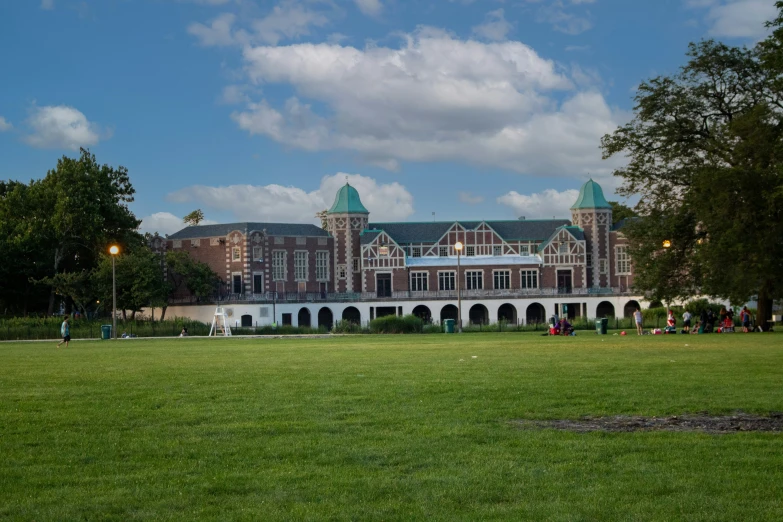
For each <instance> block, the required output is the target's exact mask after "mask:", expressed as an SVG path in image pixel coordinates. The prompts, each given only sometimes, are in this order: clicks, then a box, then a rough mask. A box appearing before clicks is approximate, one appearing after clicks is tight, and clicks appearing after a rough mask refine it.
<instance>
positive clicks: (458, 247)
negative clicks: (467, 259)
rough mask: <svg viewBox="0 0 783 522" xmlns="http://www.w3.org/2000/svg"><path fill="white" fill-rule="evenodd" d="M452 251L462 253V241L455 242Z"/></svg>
mask: <svg viewBox="0 0 783 522" xmlns="http://www.w3.org/2000/svg"><path fill="white" fill-rule="evenodd" d="M454 250H456V251H457V252H462V241H457V242H456V243H455V244H454Z"/></svg>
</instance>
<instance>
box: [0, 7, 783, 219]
mask: <svg viewBox="0 0 783 522" xmlns="http://www.w3.org/2000/svg"><path fill="white" fill-rule="evenodd" d="M773 4H774V2H773V1H772V0H769V1H766V0H655V1H652V0H637V1H628V0H518V1H513V0H506V1H500V0H472V1H471V0H438V1H430V2H426V1H417V2H413V1H405V0H282V1H280V0H278V1H260V0H259V1H253V0H100V1H99V0H85V1H77V0H43V1H41V0H8V1H6V2H3V5H2V6H0V48H2V49H3V52H2V53H0V75H1V76H0V78H2V81H1V82H0V84H1V85H2V89H0V178H2V179H19V180H25V181H26V180H29V179H32V178H40V177H42V176H44V175H45V173H46V171H47V170H48V169H50V168H53V167H54V166H55V164H56V161H57V159H58V158H59V157H61V156H62V155H70V156H74V155H76V154H77V153H78V148H79V146H84V147H88V148H89V149H90V150H91V151H92V152H93V153H95V154H96V156H97V158H98V160H99V161H100V162H102V163H109V164H112V165H123V166H125V167H127V168H128V169H129V171H130V176H131V181H132V183H133V185H134V187H135V188H136V190H137V197H136V201H135V202H134V203H133V204H132V210H133V211H134V212H135V213H136V215H137V216H138V217H140V218H143V220H144V223H143V225H142V229H143V230H148V231H156V230H157V231H160V232H161V233H170V232H173V231H176V230H178V229H179V228H181V217H182V216H183V215H184V214H186V213H188V212H189V211H191V210H193V209H195V208H201V209H203V210H204V212H205V214H206V217H207V219H208V220H209V221H213V222H225V221H244V220H251V221H288V222H314V219H313V215H314V213H315V211H317V210H319V209H322V208H326V207H328V206H330V205H331V203H332V200H333V198H334V194H335V192H336V190H337V188H338V187H339V186H340V185H341V184H343V183H345V181H346V179H348V180H349V181H350V182H351V183H352V184H353V185H355V186H357V188H358V189H359V191H360V193H361V195H362V200H363V201H364V203H365V206H367V207H368V209H369V210H370V211H371V216H370V217H371V219H372V220H373V221H382V220H383V221H412V220H420V221H429V220H432V219H433V212H434V213H435V218H436V219H438V220H452V219H515V218H516V217H517V216H520V215H525V216H526V217H528V218H535V217H552V216H557V217H567V216H568V211H567V208H568V206H570V204H571V203H572V202H573V200H574V199H575V192H574V191H575V190H577V189H578V188H579V186H580V185H581V184H582V183H583V182H584V181H585V180H587V179H588V177H590V176H592V177H593V178H594V179H596V180H598V181H599V182H600V183H601V184H602V185H603V186H604V189H605V192H606V193H607V196H608V197H610V198H611V197H612V192H613V190H614V188H615V187H616V185H617V180H616V179H615V178H613V177H612V176H611V172H612V169H613V168H615V167H617V166H618V165H619V163H617V161H613V162H606V161H602V160H601V157H600V151H599V149H598V146H599V142H600V137H601V135H603V134H605V133H607V132H611V131H612V130H613V129H614V128H616V127H617V125H619V124H622V123H623V122H625V121H627V120H628V119H629V118H630V114H631V112H630V111H631V110H632V108H633V100H632V97H633V93H634V87H635V86H636V85H638V83H639V82H640V81H642V80H643V79H647V78H650V77H652V76H654V75H657V74H669V73H672V72H674V71H675V70H676V69H677V67H679V66H680V65H681V64H682V63H683V61H684V53H685V51H686V46H687V43H688V42H689V41H694V40H698V39H700V38H710V37H711V38H718V39H722V40H725V41H727V42H729V43H733V44H752V43H753V42H754V41H756V40H758V39H759V38H762V37H763V36H764V34H765V29H764V27H763V22H764V21H765V20H767V19H770V18H772V17H773V15H774V14H775V9H774V7H773Z"/></svg>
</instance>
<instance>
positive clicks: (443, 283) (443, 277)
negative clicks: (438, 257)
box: [438, 272, 456, 290]
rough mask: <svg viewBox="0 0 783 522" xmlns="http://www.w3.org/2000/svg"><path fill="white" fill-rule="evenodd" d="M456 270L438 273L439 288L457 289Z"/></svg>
mask: <svg viewBox="0 0 783 522" xmlns="http://www.w3.org/2000/svg"><path fill="white" fill-rule="evenodd" d="M455 274H456V272H439V273H438V290H454V289H456V278H455Z"/></svg>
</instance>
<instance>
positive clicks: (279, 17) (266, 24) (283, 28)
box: [252, 1, 329, 45]
mask: <svg viewBox="0 0 783 522" xmlns="http://www.w3.org/2000/svg"><path fill="white" fill-rule="evenodd" d="M327 23H329V19H328V18H327V17H326V16H325V15H323V14H322V13H319V12H316V11H312V10H310V9H307V8H305V7H303V6H301V5H299V4H297V3H295V2H291V1H285V2H283V3H281V4H280V5H276V6H275V7H274V8H272V12H270V13H269V14H268V15H267V16H265V17H264V18H261V19H259V20H256V21H254V22H253V24H252V25H253V29H254V30H255V33H256V35H257V36H258V38H260V40H261V41H263V42H266V43H269V44H272V45H277V43H278V42H279V41H280V40H282V39H284V38H297V37H299V36H304V35H308V34H310V26H315V27H323V26H324V25H326V24H327Z"/></svg>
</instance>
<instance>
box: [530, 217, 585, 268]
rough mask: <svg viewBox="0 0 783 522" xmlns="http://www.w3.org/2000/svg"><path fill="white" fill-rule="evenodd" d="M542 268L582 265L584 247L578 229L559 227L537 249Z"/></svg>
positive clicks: (581, 234)
mask: <svg viewBox="0 0 783 522" xmlns="http://www.w3.org/2000/svg"><path fill="white" fill-rule="evenodd" d="M539 253H540V255H541V259H542V261H543V264H544V266H562V265H569V266H573V265H584V263H585V254H586V245H585V238H584V232H582V230H581V229H580V228H579V227H560V228H559V229H557V230H556V231H555V233H554V234H552V237H550V238H549V239H548V240H547V241H546V242H545V243H543V244H542V245H541V246H540V247H539Z"/></svg>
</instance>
